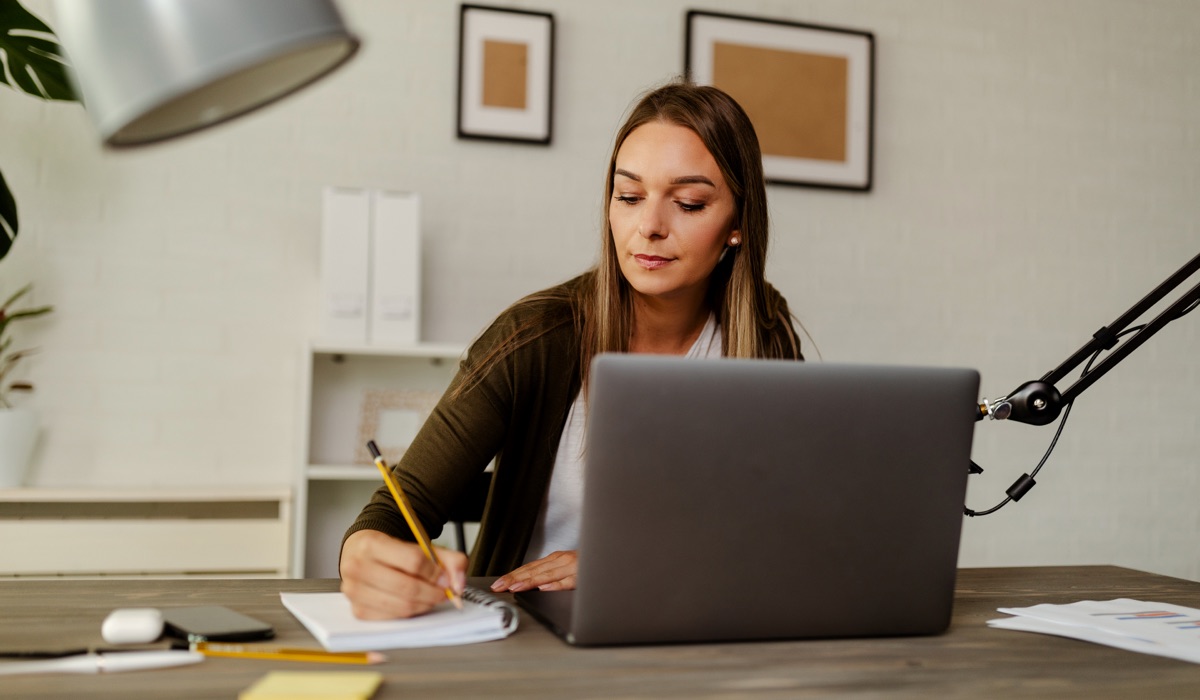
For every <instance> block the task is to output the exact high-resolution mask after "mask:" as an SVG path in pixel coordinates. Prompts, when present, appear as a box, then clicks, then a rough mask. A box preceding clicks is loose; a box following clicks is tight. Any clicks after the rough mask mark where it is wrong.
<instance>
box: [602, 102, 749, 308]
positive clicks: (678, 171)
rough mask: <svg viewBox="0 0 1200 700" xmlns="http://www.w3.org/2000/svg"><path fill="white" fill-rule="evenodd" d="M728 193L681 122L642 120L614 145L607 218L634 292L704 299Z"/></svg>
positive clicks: (724, 227) (730, 205) (730, 219)
mask: <svg viewBox="0 0 1200 700" xmlns="http://www.w3.org/2000/svg"><path fill="white" fill-rule="evenodd" d="M735 208H736V207H735V206H734V201H733V194H732V193H731V192H730V191H729V187H728V186H727V185H726V184H725V178H724V177H723V176H722V175H721V170H720V169H719V168H718V167H717V162H716V161H715V160H713V157H712V154H710V153H709V152H708V149H707V148H705V147H704V142H703V141H701V140H700V137H699V136H697V135H696V133H695V132H694V131H692V130H691V129H688V128H687V127H683V126H678V125H676V124H668V123H666V122H661V121H655V122H648V123H646V124H643V125H641V126H639V127H638V128H636V129H634V130H633V131H632V132H630V134H629V136H627V137H626V138H625V142H624V143H622V144H621V148H620V150H619V151H617V160H616V171H615V173H614V175H613V198H612V201H610V202H609V203H608V220H609V224H610V225H611V227H612V237H613V244H614V246H615V250H616V254H617V259H618V261H619V262H620V265H621V272H622V274H624V275H625V279H626V280H628V281H629V284H630V285H631V286H632V287H633V289H634V290H635V292H637V293H639V294H643V295H647V296H651V297H657V298H661V299H664V300H669V299H691V298H696V299H703V298H704V294H705V292H706V291H707V289H708V278H709V276H710V275H711V274H712V271H713V269H714V268H715V267H716V266H717V261H718V260H720V258H721V252H722V251H723V250H724V249H725V246H726V245H728V244H729V242H730V238H732V237H733V236H735V235H737V234H738V232H737V231H736V230H735V229H734V228H733V225H734V210H735Z"/></svg>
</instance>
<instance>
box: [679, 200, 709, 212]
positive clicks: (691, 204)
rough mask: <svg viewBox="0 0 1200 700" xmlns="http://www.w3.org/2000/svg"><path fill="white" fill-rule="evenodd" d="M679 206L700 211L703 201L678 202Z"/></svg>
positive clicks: (687, 209)
mask: <svg viewBox="0 0 1200 700" xmlns="http://www.w3.org/2000/svg"><path fill="white" fill-rule="evenodd" d="M679 208H680V209H682V210H684V211H702V210H703V209H704V202H680V203H679Z"/></svg>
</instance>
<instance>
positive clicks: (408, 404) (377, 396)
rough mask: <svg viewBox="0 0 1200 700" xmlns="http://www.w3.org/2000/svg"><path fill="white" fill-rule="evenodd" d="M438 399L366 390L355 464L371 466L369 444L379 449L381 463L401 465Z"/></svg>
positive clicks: (417, 393)
mask: <svg viewBox="0 0 1200 700" xmlns="http://www.w3.org/2000/svg"><path fill="white" fill-rule="evenodd" d="M440 398H441V394H440V393H438V392H436V391H421V390H417V389H369V390H367V391H366V392H365V393H364V394H363V401H362V413H361V417H360V420H359V424H358V448H357V449H356V452H355V455H354V461H355V462H356V463H358V464H371V463H372V462H373V460H372V458H371V455H370V453H369V452H368V451H367V447H366V445H367V442H368V441H370V440H374V441H375V444H376V445H377V446H378V447H379V452H380V454H382V455H383V459H384V462H386V463H387V464H389V465H390V464H395V463H396V462H398V461H400V458H401V457H402V456H403V455H404V451H405V450H407V449H408V446H409V445H410V444H411V443H412V441H413V438H414V437H416V436H417V432H418V431H419V430H420V429H421V426H422V425H424V424H425V420H426V419H427V418H429V414H430V413H432V412H433V407H434V406H436V405H437V402H438V400H439V399H440Z"/></svg>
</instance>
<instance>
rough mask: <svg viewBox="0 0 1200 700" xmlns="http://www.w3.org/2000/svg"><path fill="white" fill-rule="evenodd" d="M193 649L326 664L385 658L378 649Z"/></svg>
mask: <svg viewBox="0 0 1200 700" xmlns="http://www.w3.org/2000/svg"><path fill="white" fill-rule="evenodd" d="M191 649H192V651H198V652H200V653H201V654H204V655H205V656H224V657H232V658H239V659H274V660H276V661H310V662H316V663H326V664H359V665H362V664H377V663H381V662H382V661H384V660H385V657H384V655H383V654H380V653H379V652H377V651H366V652H361V651H322V650H320V649H290V648H287V647H276V646H247V645H243V644H220V643H217V642H196V643H194V644H192V645H191Z"/></svg>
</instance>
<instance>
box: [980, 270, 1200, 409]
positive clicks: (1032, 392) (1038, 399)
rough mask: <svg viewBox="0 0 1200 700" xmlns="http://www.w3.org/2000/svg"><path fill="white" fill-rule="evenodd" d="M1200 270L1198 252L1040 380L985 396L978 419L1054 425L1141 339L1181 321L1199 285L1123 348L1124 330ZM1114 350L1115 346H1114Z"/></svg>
mask: <svg viewBox="0 0 1200 700" xmlns="http://www.w3.org/2000/svg"><path fill="white" fill-rule="evenodd" d="M1198 270H1200V254H1198V255H1196V257H1194V258H1192V259H1191V260H1189V261H1188V262H1187V263H1185V264H1184V266H1183V267H1181V268H1179V270H1178V271H1176V272H1175V274H1173V275H1171V276H1170V277H1168V278H1167V279H1165V280H1163V282H1162V283H1161V284H1159V285H1158V286H1157V287H1155V288H1154V289H1153V290H1152V291H1151V292H1150V293H1149V294H1147V295H1146V296H1145V297H1144V298H1143V299H1142V300H1141V301H1139V302H1138V303H1136V304H1134V305H1133V306H1132V307H1130V309H1129V310H1128V311H1126V312H1125V313H1124V314H1122V315H1121V316H1120V317H1119V318H1117V319H1116V320H1115V321H1113V323H1112V324H1111V325H1109V326H1104V327H1102V328H1101V329H1100V330H1098V331H1096V332H1095V333H1093V334H1092V339H1091V340H1090V341H1088V342H1087V343H1086V344H1084V345H1083V347H1081V348H1079V349H1078V350H1076V351H1075V353H1074V354H1073V355H1071V356H1070V357H1069V358H1067V359H1066V360H1065V361H1064V362H1063V363H1062V364H1061V365H1059V366H1058V367H1056V368H1054V369H1053V370H1052V371H1051V372H1049V373H1048V374H1046V375H1045V376H1044V377H1042V378H1041V379H1039V380H1037V381H1031V382H1025V383H1024V384H1022V385H1021V386H1019V387H1017V388H1016V389H1014V390H1013V391H1012V392H1011V393H1010V394H1009V395H1008V396H1006V397H1004V398H1002V399H997V400H996V401H994V402H989V401H988V400H987V399H984V400H983V403H981V404H980V405H979V410H978V411H977V412H976V416H975V419H976V420H982V419H983V418H984V417H985V416H987V417H990V418H993V419H996V420H1003V419H1008V420H1015V421H1017V422H1019V423H1028V424H1030V425H1046V424H1047V423H1052V422H1053V421H1054V420H1055V419H1056V418H1058V416H1059V414H1060V413H1061V412H1062V410H1063V408H1065V407H1066V406H1069V405H1070V404H1071V402H1072V401H1074V400H1075V398H1076V397H1077V396H1079V395H1080V394H1082V393H1083V392H1084V390H1085V389H1087V388H1088V387H1089V386H1091V385H1092V384H1094V383H1095V382H1096V380H1098V379H1099V378H1100V377H1102V376H1104V375H1105V374H1106V373H1107V372H1108V371H1109V370H1111V369H1112V368H1113V367H1115V366H1116V365H1117V363H1119V362H1120V361H1121V360H1123V359H1125V357H1126V356H1128V355H1129V354H1130V353H1131V352H1133V351H1134V350H1136V349H1137V348H1138V347H1139V346H1141V345H1142V343H1145V342H1146V341H1147V340H1149V339H1150V336H1152V335H1154V334H1155V333H1157V332H1158V331H1160V330H1162V328H1163V326H1165V325H1167V324H1168V323H1170V322H1171V321H1174V320H1176V319H1178V318H1179V317H1181V316H1183V315H1184V314H1186V313H1187V312H1189V311H1191V310H1192V309H1193V308H1195V307H1196V305H1197V304H1200V284H1197V285H1196V286H1194V287H1192V288H1191V290H1189V291H1188V292H1186V293H1185V294H1184V295H1183V296H1181V297H1180V298H1179V299H1177V300H1176V301H1175V303H1173V304H1171V305H1170V306H1169V307H1167V308H1166V309H1165V310H1163V311H1162V312H1161V313H1160V314H1158V316H1155V317H1154V319H1153V320H1152V321H1150V322H1149V323H1146V324H1145V325H1143V326H1141V327H1139V328H1137V329H1136V332H1135V333H1134V335H1133V336H1132V337H1130V338H1128V339H1127V340H1125V341H1124V342H1123V343H1121V344H1120V346H1118V345H1117V343H1118V339H1119V338H1120V336H1121V335H1123V334H1124V333H1125V332H1126V331H1125V329H1126V328H1127V327H1128V326H1129V324H1131V323H1133V322H1134V321H1136V320H1137V319H1138V318H1139V317H1141V316H1142V315H1143V314H1145V313H1146V311H1148V310H1149V309H1150V308H1151V307H1153V306H1154V305H1155V304H1157V303H1158V302H1159V301H1160V300H1161V299H1162V298H1163V297H1165V296H1166V295H1167V294H1170V293H1171V291H1173V290H1174V289H1175V288H1176V287H1178V286H1179V285H1181V284H1183V282H1184V281H1186V280H1187V279H1188V278H1189V277H1191V276H1192V275H1193V274H1195V273H1196V272H1197V271H1198ZM1114 348H1115V349H1114ZM1105 350H1112V352H1111V353H1110V354H1108V355H1107V356H1105V358H1104V360H1103V361H1102V362H1100V364H1098V365H1097V366H1096V368H1095V369H1092V370H1089V371H1087V372H1085V373H1084V374H1083V376H1081V377H1080V378H1079V379H1078V380H1077V381H1076V382H1075V383H1074V384H1072V385H1071V386H1070V387H1069V388H1068V389H1066V390H1065V391H1062V392H1060V391H1059V390H1058V388H1057V387H1056V386H1055V384H1057V383H1058V382H1060V381H1061V380H1062V379H1063V377H1065V376H1066V375H1067V373H1069V372H1070V371H1071V370H1073V369H1075V368H1076V367H1077V366H1079V364H1080V363H1081V362H1083V361H1084V360H1086V359H1088V358H1089V357H1092V356H1093V355H1096V354H1097V353H1099V352H1102V351H1105Z"/></svg>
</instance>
